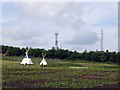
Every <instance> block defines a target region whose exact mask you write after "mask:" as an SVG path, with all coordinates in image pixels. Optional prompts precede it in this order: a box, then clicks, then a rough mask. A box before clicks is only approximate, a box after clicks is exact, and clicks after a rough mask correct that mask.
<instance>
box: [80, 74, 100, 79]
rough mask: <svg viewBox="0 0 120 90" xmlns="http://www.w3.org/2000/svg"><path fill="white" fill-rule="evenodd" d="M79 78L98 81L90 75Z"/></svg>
mask: <svg viewBox="0 0 120 90" xmlns="http://www.w3.org/2000/svg"><path fill="white" fill-rule="evenodd" d="M81 78H84V79H98V77H97V76H92V75H90V76H81Z"/></svg>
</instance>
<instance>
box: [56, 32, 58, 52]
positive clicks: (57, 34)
mask: <svg viewBox="0 0 120 90" xmlns="http://www.w3.org/2000/svg"><path fill="white" fill-rule="evenodd" d="M57 39H58V33H55V49H56V50H57V49H58V40H57Z"/></svg>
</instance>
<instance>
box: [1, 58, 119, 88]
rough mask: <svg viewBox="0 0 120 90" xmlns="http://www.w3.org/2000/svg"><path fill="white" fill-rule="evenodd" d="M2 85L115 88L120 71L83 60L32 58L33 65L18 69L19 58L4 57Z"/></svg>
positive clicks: (107, 65) (8, 86) (114, 66)
mask: <svg viewBox="0 0 120 90" xmlns="http://www.w3.org/2000/svg"><path fill="white" fill-rule="evenodd" d="M3 59H4V60H0V62H2V84H3V89H6V88H29V89H30V88H116V89H117V88H118V86H119V85H120V84H119V82H118V81H119V77H118V73H119V72H120V67H119V66H118V65H117V64H107V63H96V62H89V61H84V60H76V61H69V60H52V59H46V60H47V62H48V65H47V66H40V65H39V63H40V61H41V59H40V58H31V59H32V61H33V63H34V64H33V65H20V61H21V60H22V57H3ZM119 88H120V87H119Z"/></svg>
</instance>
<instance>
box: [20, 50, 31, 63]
mask: <svg viewBox="0 0 120 90" xmlns="http://www.w3.org/2000/svg"><path fill="white" fill-rule="evenodd" d="M25 53H26V55H25V57H24V58H23V60H22V62H20V64H24V65H25V64H33V62H32V60H31V59H30V58H29V57H28V48H26V52H25Z"/></svg>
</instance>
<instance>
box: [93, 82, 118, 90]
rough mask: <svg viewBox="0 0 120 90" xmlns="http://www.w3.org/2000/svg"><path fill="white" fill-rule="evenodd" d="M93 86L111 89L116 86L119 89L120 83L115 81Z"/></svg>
mask: <svg viewBox="0 0 120 90" xmlns="http://www.w3.org/2000/svg"><path fill="white" fill-rule="evenodd" d="M95 88H111V89H112V88H118V89H119V90H120V83H117V84H104V85H100V86H97V87H95ZM113 90H114V89H113Z"/></svg>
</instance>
